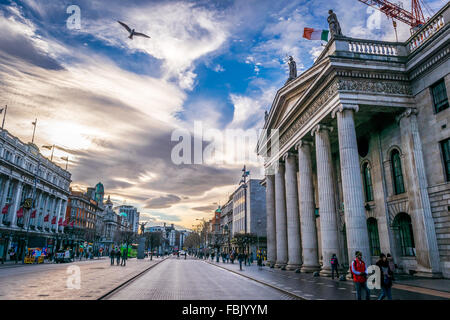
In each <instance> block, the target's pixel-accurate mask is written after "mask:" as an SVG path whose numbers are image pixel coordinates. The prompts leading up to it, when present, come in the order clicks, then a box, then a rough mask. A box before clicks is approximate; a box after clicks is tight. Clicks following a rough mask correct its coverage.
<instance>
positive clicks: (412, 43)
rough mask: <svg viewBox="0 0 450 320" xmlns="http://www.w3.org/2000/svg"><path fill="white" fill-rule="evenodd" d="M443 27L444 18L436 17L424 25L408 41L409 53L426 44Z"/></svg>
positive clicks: (441, 16)
mask: <svg viewBox="0 0 450 320" xmlns="http://www.w3.org/2000/svg"><path fill="white" fill-rule="evenodd" d="M444 26H445V21H444V16H443V15H438V16H437V17H436V18H434V19H433V20H431V21H429V22H427V23H426V25H425V27H424V28H422V29H421V31H420V32H418V33H417V34H416V35H415V36H413V37H412V38H411V39H410V40H409V41H408V44H407V46H408V49H409V52H413V51H414V50H416V49H417V48H419V47H420V46H421V45H422V44H423V43H424V42H426V41H427V40H428V39H429V38H430V37H431V36H432V35H433V34H435V33H436V32H438V31H439V30H440V29H442V28H443V27H444Z"/></svg>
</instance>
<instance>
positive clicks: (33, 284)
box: [0, 258, 161, 300]
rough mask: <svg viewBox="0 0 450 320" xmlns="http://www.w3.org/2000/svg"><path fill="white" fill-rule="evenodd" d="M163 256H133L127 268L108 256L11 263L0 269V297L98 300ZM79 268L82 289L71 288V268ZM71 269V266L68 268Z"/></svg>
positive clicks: (6, 298)
mask: <svg viewBox="0 0 450 320" xmlns="http://www.w3.org/2000/svg"><path fill="white" fill-rule="evenodd" d="M160 260H161V259H156V258H154V259H153V261H150V260H149V259H145V260H137V259H130V260H128V261H127V266H126V267H121V266H117V265H114V266H111V265H110V260H109V258H106V259H101V260H90V261H81V262H80V261H77V262H74V263H63V264H43V265H15V266H14V265H11V266H4V267H2V268H0V283H1V285H0V299H2V300H9V299H26V300H34V299H58V300H72V299H83V300H84V299H85V300H91V299H97V298H99V297H100V296H102V295H103V294H105V293H107V292H108V291H110V290H112V289H113V288H115V287H116V286H118V285H119V284H121V283H123V282H124V281H126V280H128V279H130V278H131V277H133V276H135V275H136V274H138V273H140V272H142V271H143V270H145V269H146V268H148V267H149V266H151V265H152V264H154V263H157V262H158V261H160ZM74 266H78V267H80V276H81V282H80V289H68V288H67V279H68V277H69V276H70V274H68V273H67V272H68V268H70V267H74ZM69 270H70V269H69Z"/></svg>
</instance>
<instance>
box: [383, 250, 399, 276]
mask: <svg viewBox="0 0 450 320" xmlns="http://www.w3.org/2000/svg"><path fill="white" fill-rule="evenodd" d="M386 259H387V261H388V262H389V269H391V271H392V276H391V280H392V281H394V280H395V278H394V273H395V270H396V269H397V268H398V266H397V265H396V264H395V262H394V258H392V256H391V254H390V253H388V254H387V255H386Z"/></svg>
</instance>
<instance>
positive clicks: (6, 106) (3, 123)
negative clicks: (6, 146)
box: [2, 105, 8, 131]
mask: <svg viewBox="0 0 450 320" xmlns="http://www.w3.org/2000/svg"><path fill="white" fill-rule="evenodd" d="M7 110H8V105H5V113H4V114H3V122H2V131H3V127H4V126H5V118H6V111H7Z"/></svg>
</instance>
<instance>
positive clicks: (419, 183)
mask: <svg viewBox="0 0 450 320" xmlns="http://www.w3.org/2000/svg"><path fill="white" fill-rule="evenodd" d="M416 115H417V110H416V109H411V108H409V109H408V110H406V111H405V112H404V113H403V114H401V115H400V116H399V117H398V118H397V120H398V121H399V124H400V131H401V137H402V149H403V153H404V155H405V165H406V167H405V169H406V170H405V172H406V173H407V174H406V182H407V183H406V185H407V192H408V198H409V208H410V210H411V212H409V214H410V215H411V220H412V225H413V230H414V243H415V245H416V256H417V258H416V260H417V275H421V276H427V277H440V276H442V274H441V270H440V259H439V251H438V246H437V239H436V230H435V225H434V221H433V216H432V214H431V205H430V199H429V197H428V181H427V176H426V173H425V165H424V160H423V151H422V141H421V139H420V134H419V128H418V126H417V116H416Z"/></svg>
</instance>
